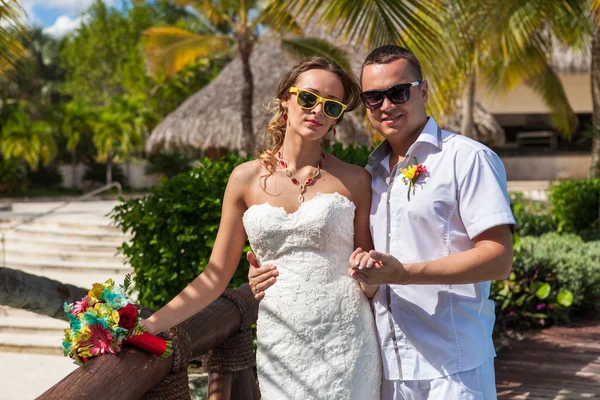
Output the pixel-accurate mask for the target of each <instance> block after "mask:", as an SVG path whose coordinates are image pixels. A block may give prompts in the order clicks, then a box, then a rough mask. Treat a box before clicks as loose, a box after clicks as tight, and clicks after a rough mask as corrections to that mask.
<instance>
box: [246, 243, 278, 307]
mask: <svg viewBox="0 0 600 400" xmlns="http://www.w3.org/2000/svg"><path fill="white" fill-rule="evenodd" d="M246 259H247V260H248V262H249V263H250V271H249V272H248V282H249V284H250V289H251V290H252V293H254V298H255V299H256V300H261V299H262V298H263V297H265V290H266V289H267V288H269V287H271V285H273V284H274V283H275V282H277V276H278V275H279V271H277V267H276V266H274V265H266V266H264V267H261V266H260V264H259V263H258V260H257V259H256V256H255V255H254V253H253V252H252V251H249V252H248V253H247V254H246Z"/></svg>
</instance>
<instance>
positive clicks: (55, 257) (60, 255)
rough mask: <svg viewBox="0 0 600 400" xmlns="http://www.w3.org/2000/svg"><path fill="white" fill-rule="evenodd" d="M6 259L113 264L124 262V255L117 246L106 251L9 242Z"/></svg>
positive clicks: (44, 262) (6, 248)
mask: <svg viewBox="0 0 600 400" xmlns="http://www.w3.org/2000/svg"><path fill="white" fill-rule="evenodd" d="M5 256H6V259H7V260H8V259H28V260H31V261H34V260H35V261H37V262H39V263H41V264H52V263H55V262H61V261H73V262H83V263H85V262H95V263H107V264H112V263H114V262H116V261H118V262H123V261H124V259H125V258H124V256H123V255H121V254H119V253H118V252H117V249H116V248H107V249H106V250H105V251H84V252H82V251H77V250H70V251H69V250H63V249H54V248H52V247H49V246H38V245H37V244H36V245H30V244H23V243H20V244H17V243H12V242H8V243H6V246H5Z"/></svg>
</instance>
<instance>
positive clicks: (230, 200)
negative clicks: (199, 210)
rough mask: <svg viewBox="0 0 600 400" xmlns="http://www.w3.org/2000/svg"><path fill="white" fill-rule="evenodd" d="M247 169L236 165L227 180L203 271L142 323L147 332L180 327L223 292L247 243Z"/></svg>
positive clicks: (154, 332)
mask: <svg viewBox="0 0 600 400" xmlns="http://www.w3.org/2000/svg"><path fill="white" fill-rule="evenodd" d="M247 169H248V168H247V167H246V168H244V167H243V166H238V167H237V168H236V169H235V170H234V171H233V172H232V174H231V176H230V177H229V182H228V183H227V189H226V190H225V195H224V197H223V208H222V215H221V222H220V225H219V231H218V233H217V239H216V240H215V244H214V247H213V250H212V253H211V255H210V259H209V261H208V264H207V265H206V268H205V269H204V272H203V273H201V274H200V275H199V276H198V277H197V278H196V279H194V280H193V281H192V283H190V284H189V285H188V286H187V287H186V288H185V289H183V290H182V291H181V292H180V293H179V294H178V295H177V296H175V297H174V298H173V299H172V300H171V301H170V302H169V303H168V304H167V305H165V306H164V307H162V308H161V309H160V310H158V311H157V312H155V313H154V314H153V315H152V316H151V317H150V318H148V319H146V320H143V321H142V323H143V325H144V326H145V327H146V330H147V331H148V332H150V333H152V334H156V333H159V332H162V331H164V330H167V329H169V328H171V327H173V326H175V325H177V324H180V323H181V322H183V321H185V320H186V319H188V318H190V317H192V316H193V315H195V314H197V313H198V312H200V311H201V310H202V309H203V308H205V307H206V306H208V305H209V304H210V303H212V302H213V301H215V300H216V299H217V298H218V297H219V296H220V295H221V294H222V293H223V291H224V290H225V289H226V287H227V284H228V283H229V281H230V280H231V278H232V276H233V274H234V273H235V270H236V268H237V266H238V263H239V261H240V257H241V255H242V250H243V248H244V244H245V242H246V231H245V230H244V226H243V224H242V216H243V214H244V212H245V211H246V203H245V201H244V188H245V187H247V182H248V178H249V177H248V175H249V174H248V173H247V172H244V170H247Z"/></svg>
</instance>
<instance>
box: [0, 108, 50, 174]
mask: <svg viewBox="0 0 600 400" xmlns="http://www.w3.org/2000/svg"><path fill="white" fill-rule="evenodd" d="M1 137H2V145H1V149H2V153H3V154H4V156H5V157H6V158H7V159H10V158H21V159H23V160H25V161H26V162H27V164H29V167H30V168H31V170H32V171H35V170H37V168H38V165H39V162H40V160H41V161H42V162H43V163H44V165H48V164H49V163H50V161H51V160H52V159H53V158H54V157H55V156H56V142H55V140H54V137H53V136H52V129H51V127H50V125H49V124H48V123H47V122H45V121H36V122H32V121H31V119H30V118H29V116H28V115H27V114H25V113H23V112H20V111H19V112H15V113H13V115H11V117H10V118H9V119H8V121H7V123H6V124H5V125H4V126H3V127H2V136H1Z"/></svg>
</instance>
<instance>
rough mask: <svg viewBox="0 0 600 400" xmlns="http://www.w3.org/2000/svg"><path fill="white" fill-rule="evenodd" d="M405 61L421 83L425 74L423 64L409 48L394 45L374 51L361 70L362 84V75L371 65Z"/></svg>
mask: <svg viewBox="0 0 600 400" xmlns="http://www.w3.org/2000/svg"><path fill="white" fill-rule="evenodd" d="M400 59H404V60H407V61H408V63H409V65H410V67H411V72H412V73H413V74H414V76H415V79H417V80H419V81H421V80H423V74H422V72H421V63H420V62H419V60H418V59H417V56H415V55H414V53H413V52H412V51H410V50H409V49H407V48H404V47H400V46H394V45H390V44H388V45H385V46H381V47H378V48H376V49H375V50H373V51H372V52H371V53H370V54H369V55H368V56H367V58H366V59H365V62H364V63H363V65H362V67H361V69H360V80H361V82H362V75H363V71H364V70H365V67H366V66H367V65H371V64H389V63H391V62H394V61H396V60H400Z"/></svg>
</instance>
